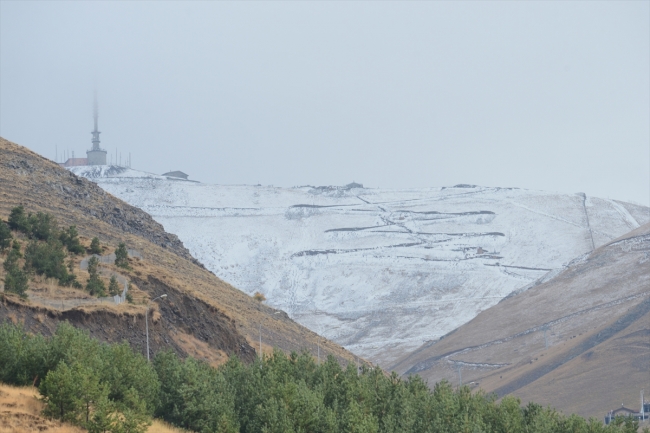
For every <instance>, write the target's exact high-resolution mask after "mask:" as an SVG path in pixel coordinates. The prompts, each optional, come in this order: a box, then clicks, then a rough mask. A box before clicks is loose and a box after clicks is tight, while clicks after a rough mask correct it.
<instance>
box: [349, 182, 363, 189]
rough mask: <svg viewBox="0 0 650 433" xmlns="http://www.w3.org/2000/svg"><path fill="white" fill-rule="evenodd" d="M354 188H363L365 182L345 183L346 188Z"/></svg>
mask: <svg viewBox="0 0 650 433" xmlns="http://www.w3.org/2000/svg"><path fill="white" fill-rule="evenodd" d="M352 188H363V184H362V183H356V182H354V181H352V183H348V184H347V185H345V189H352Z"/></svg>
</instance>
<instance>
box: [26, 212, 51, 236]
mask: <svg viewBox="0 0 650 433" xmlns="http://www.w3.org/2000/svg"><path fill="white" fill-rule="evenodd" d="M27 219H28V222H29V234H30V237H31V238H34V239H39V240H41V241H48V240H50V239H51V238H53V237H55V236H56V233H57V224H56V219H55V218H54V217H53V216H52V215H50V214H48V213H43V212H37V213H36V215H32V214H29V215H28V217H27Z"/></svg>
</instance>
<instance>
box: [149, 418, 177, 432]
mask: <svg viewBox="0 0 650 433" xmlns="http://www.w3.org/2000/svg"><path fill="white" fill-rule="evenodd" d="M185 432H187V430H183V429H182V428H178V427H173V426H171V425H169V424H167V423H166V422H164V421H160V420H157V419H156V420H154V422H153V424H151V426H150V427H149V430H147V433H185Z"/></svg>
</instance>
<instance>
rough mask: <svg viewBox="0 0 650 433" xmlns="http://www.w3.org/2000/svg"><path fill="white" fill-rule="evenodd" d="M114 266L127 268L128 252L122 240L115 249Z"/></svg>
mask: <svg viewBox="0 0 650 433" xmlns="http://www.w3.org/2000/svg"><path fill="white" fill-rule="evenodd" d="M115 266H118V267H120V268H125V269H128V268H129V252H128V251H127V249H126V245H125V244H124V242H120V244H119V245H118V246H117V249H116V250H115Z"/></svg>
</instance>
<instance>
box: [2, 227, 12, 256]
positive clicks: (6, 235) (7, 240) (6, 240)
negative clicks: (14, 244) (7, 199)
mask: <svg viewBox="0 0 650 433" xmlns="http://www.w3.org/2000/svg"><path fill="white" fill-rule="evenodd" d="M12 239H13V236H12V235H11V230H10V229H9V226H8V225H7V224H6V223H5V222H4V221H0V252H3V251H4V250H6V249H7V248H9V247H10V246H11V240H12Z"/></svg>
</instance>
